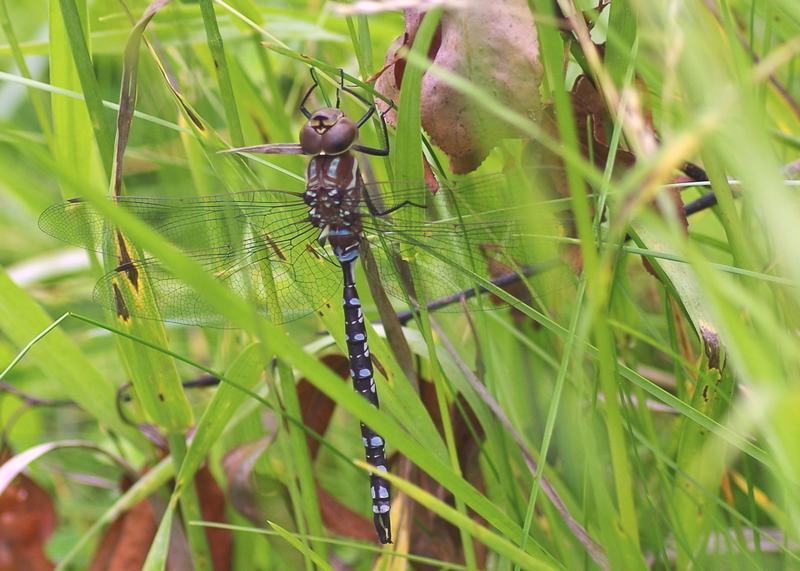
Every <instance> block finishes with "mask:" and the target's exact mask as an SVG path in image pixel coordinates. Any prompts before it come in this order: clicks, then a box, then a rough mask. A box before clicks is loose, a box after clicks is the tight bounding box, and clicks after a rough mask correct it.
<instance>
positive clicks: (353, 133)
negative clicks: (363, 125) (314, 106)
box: [322, 117, 358, 155]
mask: <svg viewBox="0 0 800 571" xmlns="http://www.w3.org/2000/svg"><path fill="white" fill-rule="evenodd" d="M356 137H358V126H357V125H356V124H355V122H354V121H353V120H352V119H350V118H349V117H341V118H340V119H339V120H338V121H337V122H336V123H335V124H334V125H333V126H332V127H331V128H330V129H328V131H327V132H326V133H325V134H324V135H323V136H322V150H323V151H325V153H326V154H328V155H339V154H341V153H343V152H345V151H346V150H347V149H349V148H350V147H351V146H353V143H355V141H356Z"/></svg>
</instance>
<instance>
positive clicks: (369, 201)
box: [364, 189, 425, 216]
mask: <svg viewBox="0 0 800 571" xmlns="http://www.w3.org/2000/svg"><path fill="white" fill-rule="evenodd" d="M364 200H365V202H366V203H367V210H369V213H370V214H372V215H373V216H386V215H387V214H391V213H392V212H394V211H395V210H400V209H401V208H403V207H404V206H414V207H415V208H425V205H424V204H420V203H418V202H413V201H411V200H404V201H403V202H401V203H399V204H395V205H394V206H390V207H389V208H387V209H386V210H381V209H380V208H378V206H377V205H376V204H375V203H374V202H372V197H371V196H370V195H369V191H368V190H366V189H365V190H364Z"/></svg>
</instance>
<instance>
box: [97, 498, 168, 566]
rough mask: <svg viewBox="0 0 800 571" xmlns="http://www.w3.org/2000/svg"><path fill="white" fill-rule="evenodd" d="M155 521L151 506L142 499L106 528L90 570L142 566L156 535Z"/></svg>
mask: <svg viewBox="0 0 800 571" xmlns="http://www.w3.org/2000/svg"><path fill="white" fill-rule="evenodd" d="M157 528H158V521H157V519H156V514H155V511H154V510H153V506H152V505H151V504H150V502H149V501H148V500H142V501H141V502H139V503H138V504H136V505H135V506H133V507H132V508H131V509H130V510H128V511H127V512H125V513H124V514H122V515H121V516H120V517H119V518H117V519H116V520H115V521H114V522H113V523H112V524H111V525H110V526H109V528H108V529H107V530H106V532H105V534H104V535H103V538H102V540H101V541H100V545H99V547H98V548H97V551H96V552H95V554H94V557H93V558H92V563H91V565H90V566H89V571H106V570H107V571H135V570H137V569H141V568H142V566H143V565H144V561H145V559H146V558H147V553H148V551H149V550H150V544H151V543H152V542H153V537H155V534H156V529H157Z"/></svg>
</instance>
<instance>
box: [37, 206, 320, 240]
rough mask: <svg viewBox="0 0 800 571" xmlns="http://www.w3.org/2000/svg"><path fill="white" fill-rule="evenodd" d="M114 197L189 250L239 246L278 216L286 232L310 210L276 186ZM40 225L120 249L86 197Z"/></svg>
mask: <svg viewBox="0 0 800 571" xmlns="http://www.w3.org/2000/svg"><path fill="white" fill-rule="evenodd" d="M109 200H113V201H114V202H116V203H117V204H119V206H120V207H122V208H124V209H125V210H127V211H128V212H130V213H131V214H133V215H135V216H136V217H138V218H139V219H140V220H142V221H143V222H145V223H146V224H148V225H149V226H151V227H152V228H153V229H154V230H156V231H157V232H159V234H161V235H162V236H164V237H165V238H166V239H167V240H169V241H170V242H172V243H174V244H176V245H177V246H179V247H181V248H183V249H184V250H187V251H192V250H208V249H218V248H221V247H226V246H231V245H235V244H236V243H237V241H238V240H241V239H243V237H245V236H246V235H247V234H248V233H253V231H254V230H259V231H263V230H264V229H266V228H268V227H269V226H270V223H271V222H272V221H273V220H274V221H276V222H275V227H276V228H278V229H280V232H281V233H287V232H289V231H292V229H291V228H290V227H288V226H287V222H290V221H294V222H298V223H300V222H302V221H303V220H304V217H305V215H304V211H305V210H306V209H307V207H306V205H305V204H304V203H303V201H302V198H301V195H300V194H299V193H291V192H283V191H276V190H261V191H245V192H239V193H233V194H223V195H215V196H205V197H186V198H154V197H138V196H124V197H119V198H116V199H109ZM39 227H40V228H41V229H42V231H44V232H45V233H46V234H49V235H50V236H53V237H55V238H58V239H59V240H63V241H65V242H67V243H70V244H73V245H76V246H80V247H83V248H86V249H88V250H90V251H95V252H104V251H107V252H108V251H110V253H114V251H115V250H114V248H115V230H114V227H113V225H111V224H109V223H108V221H107V220H106V219H105V218H104V217H103V215H102V214H101V213H99V212H98V211H97V210H96V209H95V208H94V207H93V206H92V205H91V204H90V203H88V202H86V201H84V200H81V199H72V200H68V201H66V202H62V203H59V204H54V205H53V206H50V207H49V208H48V209H47V210H45V211H44V212H43V213H42V215H41V216H40V218H39ZM294 230H297V227H296V226H295V228H294Z"/></svg>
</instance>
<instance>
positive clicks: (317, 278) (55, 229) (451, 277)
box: [39, 70, 527, 544]
mask: <svg viewBox="0 0 800 571" xmlns="http://www.w3.org/2000/svg"><path fill="white" fill-rule="evenodd" d="M312 78H313V80H314V81H313V84H312V86H311V87H310V88H309V90H308V91H307V92H306V93H305V95H304V97H303V98H302V101H301V103H300V111H301V112H302V113H303V115H304V116H305V118H306V121H305V124H304V125H303V127H302V130H301V132H300V136H299V142H297V143H271V144H263V145H256V146H250V147H241V148H235V149H230V150H229V151H228V152H234V153H267V154H298V155H306V156H308V157H309V161H308V166H307V169H306V176H305V182H306V185H305V190H304V191H303V192H290V191H287V190H283V189H259V190H248V191H241V192H235V193H227V194H222V195H212V196H201V197H197V196H195V197H190V198H181V197H142V196H118V197H113V198H110V199H109V200H113V201H116V202H117V203H118V206H120V207H122V208H124V209H126V210H128V211H129V212H131V213H132V214H134V215H136V216H137V217H139V218H140V219H141V220H143V221H144V222H145V223H147V224H149V225H150V226H151V227H152V228H154V229H155V230H156V231H158V232H159V233H160V234H161V235H162V236H164V237H165V238H167V239H168V240H169V241H171V242H172V243H174V244H175V245H177V246H179V247H180V248H182V250H183V252H184V253H185V254H186V255H187V256H189V257H190V258H192V259H193V260H194V261H196V262H197V263H199V264H200V265H202V266H203V267H204V269H205V270H207V271H208V272H210V273H212V274H213V275H214V276H215V277H216V278H217V279H218V280H219V281H220V282H221V283H222V284H224V285H225V286H226V287H228V288H230V289H231V290H233V291H234V292H236V293H237V294H239V295H241V296H243V297H245V298H246V299H247V300H248V301H250V302H251V303H252V304H253V306H254V308H255V309H257V310H258V311H260V312H262V313H263V314H265V315H266V316H267V317H268V318H270V319H271V320H273V321H274V322H276V323H285V322H288V321H291V320H293V319H297V318H299V317H301V316H303V315H306V314H308V313H310V312H312V311H314V310H316V309H318V308H320V307H322V306H323V304H325V303H326V302H328V301H329V300H330V299H331V298H332V297H333V296H334V295H335V290H336V289H337V288H338V287H341V288H342V290H341V291H342V298H341V304H342V310H343V313H344V333H345V340H346V345H347V353H348V358H349V362H350V374H351V378H352V384H353V387H354V389H355V390H356V391H357V392H358V394H360V395H361V396H362V397H363V398H365V399H366V400H367V401H368V402H369V403H370V404H372V405H373V406H375V407H376V408H377V407H378V406H379V400H378V394H377V391H376V384H375V378H374V373H373V361H372V356H371V354H370V350H369V343H368V339H367V329H366V326H365V321H364V319H365V318H364V312H363V308H362V302H361V298H360V297H359V294H358V291H357V289H356V272H355V269H356V268H355V266H356V262H357V260H358V258H359V256H360V255H361V254H362V252H363V251H364V249H365V248H369V249H370V252H371V253H373V257H374V259H375V261H376V265H377V267H378V274H379V276H380V283H381V286H382V287H383V288H384V289H385V291H386V292H387V293H389V294H390V295H391V296H392V297H394V298H395V299H398V300H400V301H401V302H404V303H406V304H408V303H409V302H411V303H417V302H418V300H434V299H437V298H442V297H443V296H446V295H452V294H453V292H457V291H465V290H466V291H469V290H472V291H478V289H477V288H478V286H477V284H476V282H475V279H474V275H488V273H489V266H490V265H492V264H494V267H495V268H496V267H498V264H499V267H501V268H503V269H504V272H505V274H506V277H507V276H514V274H517V275H520V276H522V275H526V274H525V271H524V268H525V267H526V266H525V260H526V258H525V255H526V254H525V248H524V242H525V240H524V234H523V232H522V230H521V228H522V226H523V223H524V221H525V216H526V214H527V211H526V209H525V204H524V203H515V202H514V201H513V200H511V199H510V198H509V197H510V196H511V194H507V193H510V192H511V191H512V190H513V189H511V188H509V187H510V186H513V185H511V184H510V183H509V180H508V177H507V176H506V175H504V174H500V173H497V174H492V175H485V176H481V177H475V178H472V179H467V180H464V181H461V182H457V183H450V182H447V181H440V183H439V186H440V188H439V190H438V192H436V193H435V194H434V193H432V192H430V190H429V189H428V185H426V184H425V183H420V182H419V181H414V182H413V183H406V184H404V183H397V182H395V183H376V182H366V181H365V177H364V176H362V172H361V168H360V165H359V160H358V158H357V155H371V156H386V155H388V154H389V134H388V129H387V126H386V120H385V112H383V113H381V112H378V110H377V108H376V106H375V104H374V103H373V102H370V101H369V100H367V99H366V98H365V97H364V96H362V95H361V94H359V93H358V92H357V91H355V90H354V89H353V88H351V87H349V86H348V85H346V84H345V81H344V78H343V75H342V76H341V78H340V81H339V83H338V85H337V88H336V103H335V106H333V107H322V108H319V109H316V110H313V111H312V110H309V108H308V106H307V105H308V102H309V99H310V97H311V95H312V93H313V92H314V91H315V89H317V88H318V87H319V81H318V78H317V76H316V75H315V74H314V73H313V70H312ZM344 93H346V94H349V95H352V96H353V97H355V98H356V99H357V100H358V101H360V102H361V103H363V104H364V105H365V106H366V107H367V110H366V112H364V114H363V115H362V116H361V117H360V118H359V119H358V120H353V119H351V118H350V117H348V116H347V115H346V114H345V113H344V112H343V111H342V109H341V99H340V98H341V94H344ZM374 117H377V118H378V119H379V123H380V132H379V137H380V139H381V140H382V146H379V147H370V146H366V145H363V144H361V143H360V142H359V130H360V128H361V127H362V126H363V125H364V124H365V123H366V122H367V121H369V120H370V119H371V118H374ZM389 201H391V202H389ZM389 203H390V204H391V205H390V206H385V204H389ZM39 226H40V228H41V229H42V230H43V231H44V232H46V233H47V234H50V235H51V236H54V237H56V238H58V239H60V240H63V241H66V242H68V243H71V244H75V245H78V246H81V247H83V248H86V249H88V250H90V251H95V252H98V253H105V254H112V255H114V256H116V259H117V261H118V264H117V266H116V267H115V268H114V269H113V270H112V271H110V272H108V273H107V274H106V275H104V276H103V277H101V278H100V280H99V281H98V282H97V285H96V286H95V290H94V299H95V301H97V302H98V303H100V304H101V305H104V306H106V307H108V308H110V309H111V310H112V311H114V312H115V313H116V315H117V317H118V318H121V319H131V318H133V317H142V318H152V319H160V320H164V321H170V322H176V323H181V324H187V325H195V326H214V327H225V326H226V325H227V324H226V323H225V322H224V320H223V319H222V318H221V317H220V316H219V315H218V314H217V313H216V311H215V310H214V309H213V308H212V307H211V306H210V305H209V304H208V303H207V302H206V301H205V300H204V298H203V296H201V295H199V294H198V293H197V292H196V291H194V290H193V289H192V288H191V287H190V286H188V285H186V284H184V283H183V282H181V281H180V280H178V279H177V278H175V277H174V276H173V275H172V274H171V272H170V271H169V270H168V269H167V268H165V267H164V266H163V265H161V263H160V262H159V260H158V259H156V258H154V257H148V256H147V255H146V254H144V253H143V254H141V255H140V256H137V255H136V254H135V253H133V252H131V251H130V250H129V248H127V247H126V246H125V242H124V240H122V238H121V236H120V234H119V233H118V231H117V230H116V229H115V228H114V227H113V226H112V225H110V224H109V223H108V222H107V221H105V220H104V219H103V216H102V215H101V214H100V213H98V212H97V211H96V210H94V209H93V208H92V207H91V205H90V204H89V203H88V202H85V201H83V200H81V199H72V200H68V201H66V202H63V203H59V204H55V205H53V206H51V207H49V208H48V209H47V210H45V211H44V212H43V214H42V215H41V217H40V221H39ZM409 247H413V249H412V250H411V252H412V253H411V254H408V251H409ZM412 265H413V267H414V268H415V269H416V271H414V272H411V271H410V269H409V268H410V267H411V266H412ZM465 268H466V271H464V269H465ZM337 274H338V275H339V276H340V277H337ZM126 283H127V285H128V287H126ZM131 284H133V286H134V287H133V290H135V289H137V288H138V287H141V286H142V284H147V287H149V288H150V289H151V290H152V293H153V297H154V299H155V301H156V303H155V304H154V305H152V306H146V307H143V304H141V303H138V304H137V303H136V301H135V299H134V298H132V295H131V291H132V288H131V287H130V285H131ZM462 297H470V298H471V302H470V303H473V304H476V305H479V306H481V305H482V302H481V301H480V300H479V299H478V298H479V296H476V295H472V296H462ZM361 436H362V442H363V446H364V451H365V457H366V461H367V462H368V463H369V464H371V465H372V466H374V467H375V469H376V472H374V473H372V474H371V475H370V495H371V500H372V512H373V521H374V525H375V529H376V533H377V537H378V540H379V541H380V543H382V544H387V543H391V542H392V528H391V520H390V505H391V491H390V486H389V483H388V482H387V480H386V479H385V478H384V477H382V476H381V473H383V472H385V471H386V470H387V460H386V452H385V442H384V439H383V438H382V437H381V436H380V435H379V434H377V433H376V432H375V431H374V430H372V429H371V428H370V427H369V426H367V425H366V424H364V423H361Z"/></svg>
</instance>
